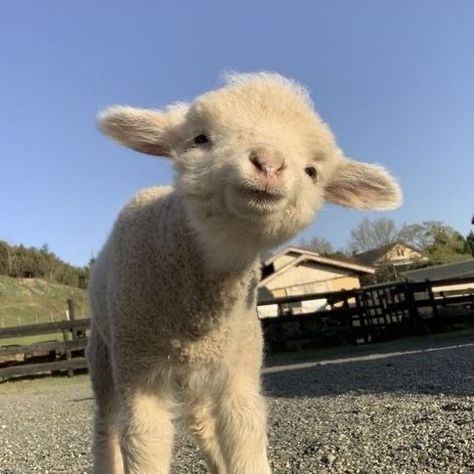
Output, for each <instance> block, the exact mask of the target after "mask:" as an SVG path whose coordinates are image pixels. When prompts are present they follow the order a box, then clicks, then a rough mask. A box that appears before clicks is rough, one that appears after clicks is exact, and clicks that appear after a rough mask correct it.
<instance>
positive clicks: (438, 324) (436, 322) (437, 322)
mask: <svg viewBox="0 0 474 474" xmlns="http://www.w3.org/2000/svg"><path fill="white" fill-rule="evenodd" d="M425 284H426V290H427V291H428V297H429V299H430V305H431V310H432V311H433V319H434V327H435V328H436V329H438V330H439V329H441V318H440V315H439V311H438V305H437V304H436V300H435V297H434V294H433V286H432V283H431V281H430V280H428V279H426V280H425Z"/></svg>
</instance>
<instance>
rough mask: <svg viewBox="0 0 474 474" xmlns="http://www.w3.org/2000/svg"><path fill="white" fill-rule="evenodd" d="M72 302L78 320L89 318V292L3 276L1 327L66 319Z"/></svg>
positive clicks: (0, 289) (29, 279) (46, 282)
mask: <svg viewBox="0 0 474 474" xmlns="http://www.w3.org/2000/svg"><path fill="white" fill-rule="evenodd" d="M68 298H71V299H73V300H74V303H75V309H76V316H77V317H84V316H88V315H89V308H88V304H87V297H86V292H85V290H82V289H80V288H73V287H71V286H66V285H61V284H59V283H53V282H49V281H46V280H41V279H40V278H10V277H7V276H3V275H0V327H2V325H3V326H4V327H5V326H18V325H24V324H34V323H36V322H38V323H45V322H50V321H59V320H62V319H66V310H67V299H68Z"/></svg>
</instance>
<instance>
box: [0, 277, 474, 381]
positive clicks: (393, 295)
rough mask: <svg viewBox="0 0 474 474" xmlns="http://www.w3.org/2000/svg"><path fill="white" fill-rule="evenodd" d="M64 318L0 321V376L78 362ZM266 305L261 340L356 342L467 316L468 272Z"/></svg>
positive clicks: (472, 316)
mask: <svg viewBox="0 0 474 474" xmlns="http://www.w3.org/2000/svg"><path fill="white" fill-rule="evenodd" d="M309 300H318V301H325V307H323V308H322V309H320V310H319V311H316V312H312V313H307V314H295V306H296V305H300V306H301V303H302V302H303V301H309ZM69 305H70V311H69V313H70V316H71V320H70V321H61V322H54V323H45V324H34V325H30V326H20V327H10V328H8V327H7V328H2V329H0V380H2V379H3V380H4V379H7V378H10V377H15V376H25V375H33V374H38V373H50V372H61V371H63V372H64V371H66V372H67V373H68V375H72V374H73V373H74V371H75V370H79V369H81V370H83V369H86V361H85V357H84V349H85V346H86V343H87V333H88V329H89V325H90V321H89V320H88V319H75V317H74V307H73V305H72V303H71V302H69ZM264 305H273V307H274V308H275V310H276V312H277V314H278V316H277V317H271V318H265V319H262V321H261V323H262V327H263V329H264V333H265V340H266V345H267V347H269V348H270V350H281V349H285V348H288V347H290V348H291V347H292V346H293V347H301V348H304V347H306V346H320V345H333V344H358V343H368V342H377V341H383V340H388V339H393V338H396V337H401V336H407V335H415V334H423V333H424V332H426V331H438V330H442V329H444V328H447V327H456V325H458V324H466V322H469V321H473V322H474V278H464V279H456V280H438V281H434V282H430V281H426V282H421V283H399V282H394V283H387V284H381V285H376V286H372V287H366V288H361V289H357V290H348V291H337V292H330V293H317V294H308V295H298V296H288V297H283V298H275V299H271V300H266V301H259V306H264ZM53 333H55V334H56V336H57V335H58V334H59V335H61V339H62V340H60V341H58V340H55V341H49V342H39V343H33V344H29V345H25V344H22V345H8V346H6V345H2V343H1V342H2V339H5V338H12V337H24V336H32V335H35V336H36V335H41V334H43V335H44V334H53Z"/></svg>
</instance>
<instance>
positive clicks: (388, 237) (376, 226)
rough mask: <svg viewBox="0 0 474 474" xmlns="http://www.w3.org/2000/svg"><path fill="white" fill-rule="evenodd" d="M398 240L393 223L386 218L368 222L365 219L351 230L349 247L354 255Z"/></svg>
mask: <svg viewBox="0 0 474 474" xmlns="http://www.w3.org/2000/svg"><path fill="white" fill-rule="evenodd" d="M397 240H398V230H397V227H396V225H395V222H394V221H393V220H392V219H388V218H386V217H379V218H378V219H374V220H372V221H371V220H369V219H368V218H365V219H364V220H363V221H362V222H361V223H360V224H359V225H358V226H357V227H355V228H354V229H352V230H351V239H350V242H349V247H350V249H351V250H352V251H354V252H356V253H360V252H366V251H367V250H372V249H374V248H377V247H382V246H385V245H389V244H392V243H394V242H396V241H397Z"/></svg>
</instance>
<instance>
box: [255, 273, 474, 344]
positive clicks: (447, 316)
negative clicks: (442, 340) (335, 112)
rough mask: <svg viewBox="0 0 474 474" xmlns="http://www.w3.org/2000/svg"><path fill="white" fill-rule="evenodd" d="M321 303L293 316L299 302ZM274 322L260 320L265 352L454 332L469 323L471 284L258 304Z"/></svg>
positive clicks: (391, 286) (403, 285)
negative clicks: (268, 310) (270, 309)
mask: <svg viewBox="0 0 474 474" xmlns="http://www.w3.org/2000/svg"><path fill="white" fill-rule="evenodd" d="M311 300H317V301H326V304H325V307H324V308H323V309H320V310H319V311H317V312H313V313H307V314H294V306H295V304H296V305H300V304H301V302H302V301H311ZM259 305H260V306H264V305H273V307H274V308H275V307H276V311H277V313H278V317H273V318H265V319H262V326H263V329H264V331H265V340H266V343H267V346H268V347H269V348H270V349H282V348H287V347H288V346H296V347H304V346H311V345H315V346H316V345H321V344H325V345H331V344H344V343H350V344H357V343H367V342H377V341H383V340H389V339H393V338H396V337H401V336H407V335H416V334H423V333H425V332H427V331H440V330H443V329H447V328H455V327H459V325H465V324H466V323H468V322H469V321H472V322H474V278H473V277H469V278H462V279H450V280H437V281H425V282H393V283H386V284H380V285H374V286H370V287H365V288H361V289H356V290H348V291H337V292H328V293H316V294H307V295H299V296H288V297H281V298H276V299H271V300H267V301H260V302H259Z"/></svg>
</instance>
